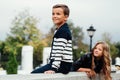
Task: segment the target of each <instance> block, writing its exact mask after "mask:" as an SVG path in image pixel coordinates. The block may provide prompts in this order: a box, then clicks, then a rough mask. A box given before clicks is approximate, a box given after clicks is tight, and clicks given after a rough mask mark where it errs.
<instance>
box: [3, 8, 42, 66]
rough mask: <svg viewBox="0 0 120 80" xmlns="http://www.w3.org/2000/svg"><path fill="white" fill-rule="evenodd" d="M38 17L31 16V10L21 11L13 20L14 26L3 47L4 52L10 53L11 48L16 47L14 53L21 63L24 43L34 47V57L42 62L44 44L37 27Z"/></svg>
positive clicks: (38, 62) (38, 61)
mask: <svg viewBox="0 0 120 80" xmlns="http://www.w3.org/2000/svg"><path fill="white" fill-rule="evenodd" d="M38 21H39V20H38V19H37V18H35V17H33V16H31V15H30V14H29V11H27V10H25V11H23V12H20V13H19V14H18V15H17V16H16V17H15V18H14V20H13V21H12V27H11V28H10V33H9V34H7V38H6V40H5V42H4V45H3V47H2V51H3V53H2V54H7V55H8V54H10V53H12V52H10V51H11V49H14V52H13V54H14V55H16V58H17V61H18V63H19V64H20V63H21V49H22V47H23V46H24V45H31V46H33V47H34V55H33V56H34V59H33V61H34V62H35V61H37V63H33V65H36V64H40V62H42V49H43V44H42V42H41V36H42V34H41V33H40V30H39V29H38V28H37V23H38ZM3 64H4V63H3Z"/></svg>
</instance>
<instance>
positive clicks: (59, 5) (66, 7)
mask: <svg viewBox="0 0 120 80" xmlns="http://www.w3.org/2000/svg"><path fill="white" fill-rule="evenodd" d="M53 8H62V9H63V12H64V15H68V16H69V13H70V10H69V7H68V6H67V5H65V4H56V5H54V6H53Z"/></svg>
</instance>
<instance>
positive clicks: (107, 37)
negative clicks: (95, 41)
mask: <svg viewBox="0 0 120 80" xmlns="http://www.w3.org/2000/svg"><path fill="white" fill-rule="evenodd" d="M111 39H112V37H111V35H110V34H109V33H107V32H105V33H103V34H102V40H103V41H105V42H107V43H108V44H109V46H110V54H111V57H112V59H115V57H117V53H118V49H117V48H116V47H115V44H114V43H112V42H111Z"/></svg>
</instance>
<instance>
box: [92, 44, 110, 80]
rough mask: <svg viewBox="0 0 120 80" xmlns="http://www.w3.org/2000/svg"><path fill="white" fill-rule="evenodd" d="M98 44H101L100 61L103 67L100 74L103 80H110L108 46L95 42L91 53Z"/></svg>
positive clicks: (93, 65)
mask: <svg viewBox="0 0 120 80" xmlns="http://www.w3.org/2000/svg"><path fill="white" fill-rule="evenodd" d="M98 44H102V48H103V52H102V54H103V55H102V60H103V67H102V70H101V73H103V75H104V78H105V80H112V79H111V75H110V73H111V63H110V61H111V60H110V48H109V45H108V44H107V43H105V42H97V43H96V45H95V46H94V47H93V49H92V53H93V52H94V49H95V48H96V46H97V45H98ZM94 67H95V63H94V56H92V69H94Z"/></svg>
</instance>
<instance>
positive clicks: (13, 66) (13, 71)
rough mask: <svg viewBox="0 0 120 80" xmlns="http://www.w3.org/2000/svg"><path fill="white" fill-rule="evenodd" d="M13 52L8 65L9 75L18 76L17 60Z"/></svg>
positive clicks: (10, 54)
mask: <svg viewBox="0 0 120 80" xmlns="http://www.w3.org/2000/svg"><path fill="white" fill-rule="evenodd" d="M12 52H13V51H11V53H9V61H8V63H7V68H6V70H7V74H17V67H18V64H17V60H16V57H15V55H14V54H13V53H12Z"/></svg>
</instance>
